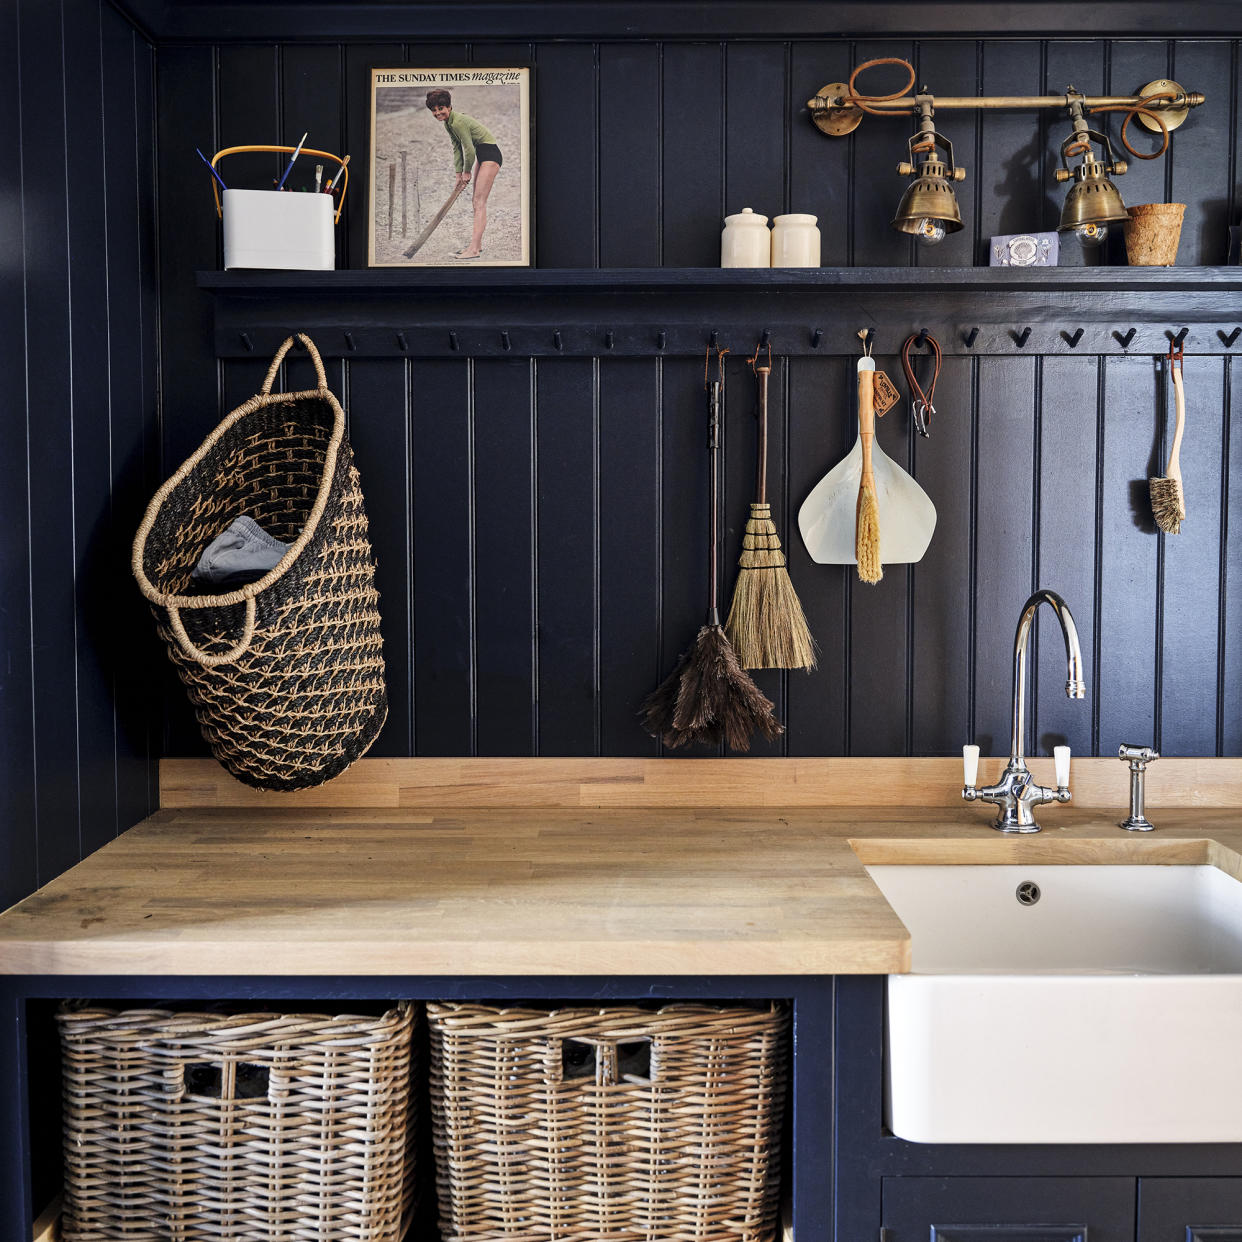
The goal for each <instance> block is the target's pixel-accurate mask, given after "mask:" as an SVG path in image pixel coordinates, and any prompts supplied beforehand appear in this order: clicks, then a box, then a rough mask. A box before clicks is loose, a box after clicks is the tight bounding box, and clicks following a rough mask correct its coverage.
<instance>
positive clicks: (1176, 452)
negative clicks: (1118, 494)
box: [1164, 367, 1186, 483]
mask: <svg viewBox="0 0 1242 1242" xmlns="http://www.w3.org/2000/svg"><path fill="white" fill-rule="evenodd" d="M1173 403H1174V405H1175V406H1176V409H1177V424H1176V426H1174V428H1173V446H1172V447H1171V448H1170V449H1169V464H1168V465H1167V466H1166V467H1165V468H1164V473H1165V477H1166V478H1169V479H1176V480H1177V481H1178V482H1179V483H1180V482H1181V481H1182V462H1181V452H1182V432H1183V431H1184V430H1185V428H1186V390H1185V388H1183V387H1182V369H1181V367H1174V368H1173Z"/></svg>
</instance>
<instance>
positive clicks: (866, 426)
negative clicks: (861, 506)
mask: <svg viewBox="0 0 1242 1242" xmlns="http://www.w3.org/2000/svg"><path fill="white" fill-rule="evenodd" d="M863 363H870V364H871V365H869V366H864V365H863ZM874 396H875V364H874V363H872V362H871V360H870V359H869V358H864V359H862V360H861V361H860V362H859V365H858V438H859V439H860V440H861V441H862V479H861V480H860V482H859V486H860V487H865V486H867V485H868V484H870V485H871V488H872V490H874V489H875V473H874V472H873V471H872V469H871V444H872V441H873V440H874V439H875V401H874Z"/></svg>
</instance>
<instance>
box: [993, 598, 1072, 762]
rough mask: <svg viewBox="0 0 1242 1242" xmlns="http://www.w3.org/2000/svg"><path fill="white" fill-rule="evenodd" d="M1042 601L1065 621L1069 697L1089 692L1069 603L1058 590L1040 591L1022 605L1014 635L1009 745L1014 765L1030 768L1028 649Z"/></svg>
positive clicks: (1067, 696)
mask: <svg viewBox="0 0 1242 1242" xmlns="http://www.w3.org/2000/svg"><path fill="white" fill-rule="evenodd" d="M1040 604H1047V605H1048V606H1049V607H1050V608H1051V609H1052V611H1053V612H1054V613H1055V614H1056V618H1057V620H1058V621H1059V622H1060V623H1061V634H1062V635H1063V637H1064V638H1065V659H1066V670H1065V697H1066V698H1069V699H1081V698H1082V697H1083V696H1084V695H1085V694H1086V687H1085V686H1084V684H1083V680H1082V647H1081V646H1080V645H1079V642H1078V627H1077V626H1076V625H1075V624H1074V616H1073V614H1072V613H1071V612H1070V610H1069V606H1068V605H1067V604H1066V602H1065V601H1064V600H1063V599H1062V598H1061V597H1060V596H1059V595H1058V594H1057V593H1056V592H1055V591H1046V590H1044V591H1036V592H1035V594H1034V595H1032V596H1031V598H1030V599H1028V600H1027V601H1026V603H1025V604H1023V605H1022V613H1021V615H1020V616H1019V617H1018V629H1017V632H1016V633H1015V634H1014V637H1013V735H1012V737H1011V739H1010V745H1009V763H1010V766H1011V767H1012V766H1015V765H1017V766H1020V767H1023V768H1025V767H1026V759H1025V754H1026V743H1025V734H1026V649H1027V646H1028V645H1029V644H1030V640H1031V626H1032V625H1033V624H1034V622H1035V612H1036V610H1037V609H1038V608H1039V606H1040Z"/></svg>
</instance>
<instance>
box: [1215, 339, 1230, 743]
mask: <svg viewBox="0 0 1242 1242" xmlns="http://www.w3.org/2000/svg"><path fill="white" fill-rule="evenodd" d="M1223 370H1224V382H1223V383H1222V385H1221V389H1222V391H1221V400H1222V402H1223V404H1224V408H1223V410H1222V412H1221V420H1220V422H1221V446H1220V449H1221V451H1220V569H1219V571H1218V572H1219V575H1220V595H1219V600H1218V611H1217V617H1216V686H1217V692H1216V753H1217V755H1223V754H1224V753H1225V697H1226V688H1225V650H1226V648H1225V641H1226V630H1227V626H1226V621H1227V618H1228V615H1229V450H1230V447H1231V443H1232V433H1231V429H1230V426H1229V414H1230V411H1231V410H1232V408H1233V358H1232V357H1228V358H1226V359H1225V360H1224V368H1223Z"/></svg>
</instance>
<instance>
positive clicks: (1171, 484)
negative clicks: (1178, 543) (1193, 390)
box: [1147, 345, 1186, 535]
mask: <svg viewBox="0 0 1242 1242" xmlns="http://www.w3.org/2000/svg"><path fill="white" fill-rule="evenodd" d="M1182 353H1183V350H1182V347H1181V346H1180V345H1170V346H1169V370H1170V371H1171V372H1172V374H1173V399H1174V402H1175V404H1176V406H1177V424H1176V426H1175V427H1174V429H1173V444H1172V447H1171V448H1170V449H1169V461H1168V464H1167V465H1166V466H1165V468H1164V476H1163V477H1160V478H1153V479H1148V480H1147V490H1148V491H1149V492H1150V493H1151V511H1152V515H1153V516H1154V517H1155V519H1156V525H1157V526H1158V527H1160V529H1161V530H1162V531H1164V532H1165V534H1166V535H1177V534H1180V533H1181V529H1182V521H1183V519H1184V518H1185V516H1186V497H1185V495H1184V493H1183V492H1182V465H1181V452H1182V432H1183V430H1184V429H1185V427H1186V390H1185V389H1184V388H1183V387H1182Z"/></svg>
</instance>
